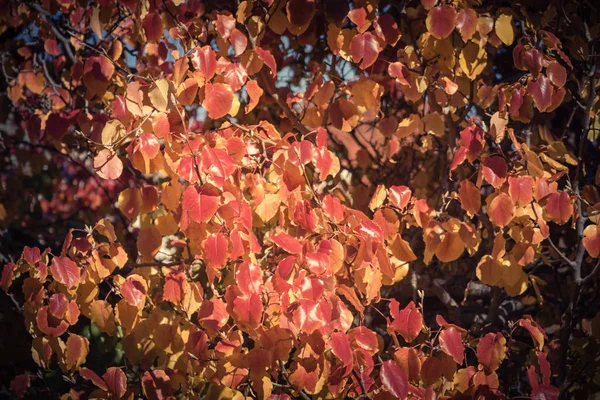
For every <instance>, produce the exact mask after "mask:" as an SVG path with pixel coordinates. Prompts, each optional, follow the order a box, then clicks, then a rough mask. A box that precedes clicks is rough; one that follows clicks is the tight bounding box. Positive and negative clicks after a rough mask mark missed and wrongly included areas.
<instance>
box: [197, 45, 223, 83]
mask: <svg viewBox="0 0 600 400" xmlns="http://www.w3.org/2000/svg"><path fill="white" fill-rule="evenodd" d="M191 59H192V65H193V66H194V68H196V70H198V71H200V72H201V73H202V75H204V79H206V80H209V79H211V78H212V77H213V76H214V75H215V72H216V71H217V54H216V53H215V51H214V50H213V49H212V47H210V46H204V47H196V48H195V49H194V50H193V51H192V56H191Z"/></svg>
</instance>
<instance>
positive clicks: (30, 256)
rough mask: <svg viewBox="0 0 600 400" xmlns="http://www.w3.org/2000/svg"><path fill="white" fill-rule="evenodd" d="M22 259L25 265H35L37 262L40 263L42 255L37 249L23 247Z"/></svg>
mask: <svg viewBox="0 0 600 400" xmlns="http://www.w3.org/2000/svg"><path fill="white" fill-rule="evenodd" d="M23 258H24V259H25V261H26V262H27V264H30V265H34V264H37V263H38V262H39V261H42V255H41V253H40V249H39V248H38V247H29V246H25V247H24V248H23Z"/></svg>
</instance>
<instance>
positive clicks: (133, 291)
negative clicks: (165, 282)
mask: <svg viewBox="0 0 600 400" xmlns="http://www.w3.org/2000/svg"><path fill="white" fill-rule="evenodd" d="M120 291H121V296H123V299H125V301H126V302H127V303H128V304H130V305H132V306H134V307H137V308H138V309H140V310H141V309H142V308H144V304H145V303H146V294H147V292H148V288H147V284H146V282H145V281H144V278H142V277H141V276H140V275H136V274H133V275H129V276H128V277H127V279H126V280H125V282H124V283H123V284H122V285H121V287H120Z"/></svg>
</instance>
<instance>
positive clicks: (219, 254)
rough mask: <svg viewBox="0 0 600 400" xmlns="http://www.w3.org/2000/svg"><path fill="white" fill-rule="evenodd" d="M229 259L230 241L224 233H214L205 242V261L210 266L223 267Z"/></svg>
mask: <svg viewBox="0 0 600 400" xmlns="http://www.w3.org/2000/svg"><path fill="white" fill-rule="evenodd" d="M228 258H229V240H228V239H227V237H226V236H225V235H224V234H222V233H213V234H211V235H210V236H209V237H208V238H207V239H206V242H204V259H205V260H206V262H207V263H208V265H209V266H211V267H214V268H221V267H223V266H224V265H225V264H226V263H227V260H228Z"/></svg>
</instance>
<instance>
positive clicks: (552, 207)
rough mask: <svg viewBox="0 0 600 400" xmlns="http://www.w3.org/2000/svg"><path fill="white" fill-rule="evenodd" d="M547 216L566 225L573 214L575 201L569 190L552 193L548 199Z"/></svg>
mask: <svg viewBox="0 0 600 400" xmlns="http://www.w3.org/2000/svg"><path fill="white" fill-rule="evenodd" d="M545 211H546V216H547V217H548V218H550V219H551V220H552V221H554V222H556V223H557V224H560V225H564V224H565V223H567V221H569V219H571V216H572V215H573V202H572V201H571V197H570V196H569V194H568V193H567V192H564V191H563V192H560V193H552V194H551V195H550V196H549V197H548V199H547V200H546V207H545Z"/></svg>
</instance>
